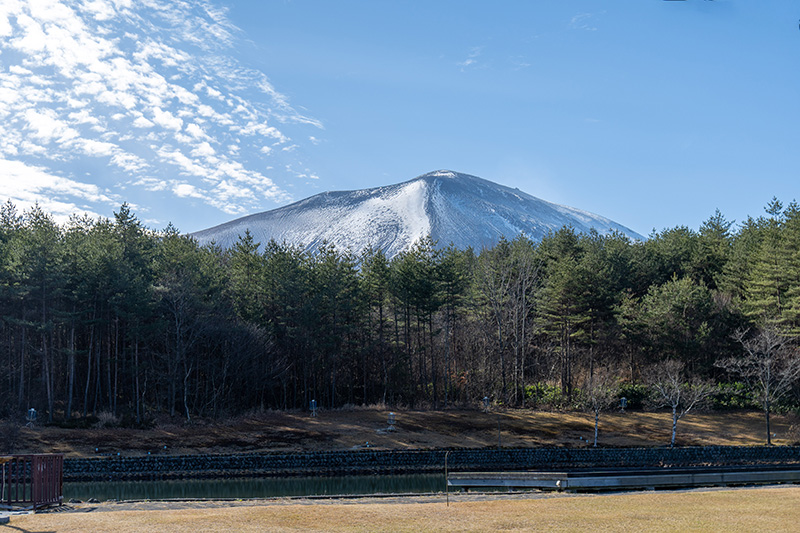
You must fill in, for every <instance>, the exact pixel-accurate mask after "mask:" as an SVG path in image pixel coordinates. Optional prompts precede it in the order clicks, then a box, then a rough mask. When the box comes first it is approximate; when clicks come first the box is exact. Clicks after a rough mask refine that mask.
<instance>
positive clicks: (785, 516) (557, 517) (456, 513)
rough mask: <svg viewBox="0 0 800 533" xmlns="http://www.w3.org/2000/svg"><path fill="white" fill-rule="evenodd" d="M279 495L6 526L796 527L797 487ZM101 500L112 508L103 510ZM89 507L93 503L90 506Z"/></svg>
mask: <svg viewBox="0 0 800 533" xmlns="http://www.w3.org/2000/svg"><path fill="white" fill-rule="evenodd" d="M459 497H460V495H455V496H452V497H451V502H450V506H449V507H448V506H446V505H445V500H444V497H443V496H441V495H439V496H432V497H429V498H416V499H409V500H407V501H405V502H396V501H392V502H389V503H387V502H385V501H380V500H369V501H364V500H344V501H337V502H333V503H315V504H314V505H309V502H307V501H302V500H301V501H299V502H298V501H293V502H284V501H280V500H278V501H273V502H262V503H254V504H252V505H241V506H228V507H213V508H208V507H200V508H180V509H167V510H163V509H162V510H117V511H113V512H102V511H104V510H108V508H109V506H111V508H113V506H114V504H103V505H99V506H97V508H96V509H93V510H92V511H91V512H61V513H45V514H36V515H28V516H17V517H13V518H12V520H11V523H10V524H9V525H8V526H5V527H3V526H0V531H5V530H8V531H9V532H10V531H25V532H30V533H34V532H48V531H57V532H64V533H72V532H75V533H78V532H81V533H92V532H106V531H113V532H118V533H127V532H131V533H133V532H136V533H148V532H161V531H175V532H192V533H195V532H198V531H204V532H205V531H241V532H248V531H333V532H336V531H370V532H372V531H411V532H415V533H419V532H426V531H465V532H466V531H476V532H477V531H480V532H486V531H576V532H587V531H631V532H633V531H635V532H641V531H648V532H649V531H653V532H659V531H681V532H683V531H724V532H736V531H748V532H749V531H771V532H783V531H797V530H798V524H800V505H798V503H800V488H798V487H768V488H756V489H719V490H698V491H688V492H638V493H628V494H607V495H577V496H568V495H552V496H546V497H540V496H531V497H522V498H520V497H516V498H509V499H503V498H499V499H493V500H485V501H476V500H475V499H474V498H472V497H466V496H465V497H464V498H465V499H464V500H459V499H458V498H459ZM104 507H105V508H106V509H104ZM84 510H87V509H84Z"/></svg>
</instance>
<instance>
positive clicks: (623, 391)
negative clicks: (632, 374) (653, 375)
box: [617, 383, 650, 411]
mask: <svg viewBox="0 0 800 533" xmlns="http://www.w3.org/2000/svg"><path fill="white" fill-rule="evenodd" d="M649 396H650V390H649V389H648V388H647V385H644V384H642V383H621V384H620V386H619V389H618V391H617V399H618V400H622V398H625V399H626V400H627V405H626V406H625V409H627V410H633V411H636V410H640V409H642V408H643V407H644V404H645V402H646V401H647V398H648V397H649Z"/></svg>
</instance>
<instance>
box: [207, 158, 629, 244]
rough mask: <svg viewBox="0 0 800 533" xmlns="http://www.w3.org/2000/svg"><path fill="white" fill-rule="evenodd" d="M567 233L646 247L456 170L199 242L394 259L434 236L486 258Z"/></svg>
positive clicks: (280, 213) (582, 214) (330, 196)
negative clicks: (374, 252)
mask: <svg viewBox="0 0 800 533" xmlns="http://www.w3.org/2000/svg"><path fill="white" fill-rule="evenodd" d="M563 226H571V227H573V228H574V229H575V230H576V231H578V232H589V231H590V230H591V229H595V230H597V231H598V232H600V233H608V232H611V231H619V232H621V233H623V234H625V235H628V236H629V237H630V238H632V239H643V237H642V236H641V235H639V234H638V233H636V232H634V231H632V230H630V229H628V228H626V227H624V226H622V225H620V224H617V223H616V222H614V221H612V220H609V219H607V218H605V217H601V216H599V215H595V214H592V213H589V212H587V211H583V210H580V209H575V208H573V207H568V206H564V205H558V204H553V203H551V202H547V201H545V200H542V199H540V198H536V197H534V196H531V195H529V194H527V193H524V192H522V191H520V190H518V189H512V188H510V187H505V186H503V185H499V184H497V183H493V182H491V181H487V180H484V179H481V178H478V177H476V176H470V175H468V174H460V173H457V172H453V171H450V170H437V171H434V172H430V173H428V174H424V175H422V176H419V177H417V178H415V179H413V180H410V181H407V182H404V183H399V184H396V185H388V186H385V187H377V188H374V189H363V190H358V191H339V192H327V193H322V194H318V195H316V196H312V197H310V198H307V199H305V200H302V201H300V202H297V203H294V204H291V205H288V206H285V207H281V208H279V209H274V210H272V211H267V212H264V213H259V214H255V215H251V216H248V217H244V218H240V219H237V220H233V221H231V222H228V223H226V224H222V225H220V226H216V227H214V228H209V229H207V230H203V231H200V232H197V233H194V234H193V236H194V237H196V238H197V239H198V241H199V242H200V243H204V244H205V243H210V242H214V243H216V244H218V245H220V246H222V247H230V246H232V245H233V244H234V243H235V242H236V240H237V239H238V238H239V236H240V235H243V234H244V232H245V231H246V230H249V231H250V233H251V234H252V235H253V237H254V238H255V239H256V240H257V241H258V242H260V243H262V244H265V243H266V242H268V241H269V240H270V239H274V240H275V241H277V242H279V243H280V242H286V243H289V244H292V245H296V246H299V247H302V248H304V249H306V250H310V251H313V250H316V249H317V248H319V246H320V245H321V244H322V243H323V242H327V243H329V244H333V245H335V246H336V247H337V248H338V249H348V250H350V251H352V252H354V253H360V252H361V251H362V250H364V249H365V248H367V247H369V246H372V247H373V248H378V249H381V250H383V251H384V252H385V253H386V254H387V256H389V257H393V256H395V255H397V254H398V253H400V252H403V251H405V250H408V249H409V248H410V247H411V246H412V245H413V244H414V242H416V241H418V240H419V239H421V238H423V237H425V236H427V235H430V236H431V237H433V239H434V240H436V241H438V243H439V245H442V246H446V245H447V244H449V243H452V244H454V245H455V246H457V247H459V248H466V247H468V246H471V247H473V248H475V249H477V250H480V249H481V248H483V247H491V246H494V244H496V243H497V241H498V240H499V239H500V237H501V236H503V237H505V238H507V239H513V238H515V237H517V236H518V235H520V234H523V235H526V236H527V237H529V238H531V239H533V240H540V239H541V238H542V237H544V236H545V235H547V233H548V232H550V231H555V230H558V229H559V228H561V227H563Z"/></svg>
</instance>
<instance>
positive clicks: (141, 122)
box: [133, 117, 155, 129]
mask: <svg viewBox="0 0 800 533" xmlns="http://www.w3.org/2000/svg"><path fill="white" fill-rule="evenodd" d="M153 126H155V124H154V123H153V122H152V121H150V120H147V119H146V118H144V117H136V119H135V120H134V121H133V127H135V128H142V129H144V128H152V127H153Z"/></svg>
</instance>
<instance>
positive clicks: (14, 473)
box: [0, 455, 64, 510]
mask: <svg viewBox="0 0 800 533" xmlns="http://www.w3.org/2000/svg"><path fill="white" fill-rule="evenodd" d="M0 463H2V464H0V505H4V506H8V507H12V506H13V507H33V509H34V510H36V509H37V508H38V507H42V506H46V505H61V502H62V500H63V499H64V492H63V490H62V489H63V482H64V456H63V455H11V456H6V457H0Z"/></svg>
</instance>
